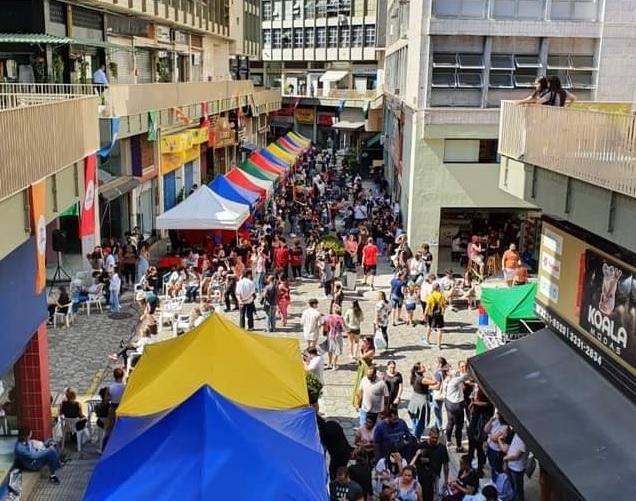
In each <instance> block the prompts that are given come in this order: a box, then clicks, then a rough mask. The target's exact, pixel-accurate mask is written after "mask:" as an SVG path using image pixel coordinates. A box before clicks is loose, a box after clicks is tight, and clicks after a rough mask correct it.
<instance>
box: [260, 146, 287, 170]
mask: <svg viewBox="0 0 636 501" xmlns="http://www.w3.org/2000/svg"><path fill="white" fill-rule="evenodd" d="M258 154H259V155H261V156H262V157H263V158H265V159H266V160H269V161H270V162H271V163H274V164H276V165H280V166H281V167H283V168H285V169H289V168H290V167H291V162H288V161H287V160H283V159H282V158H278V157H277V156H275V155H274V154H273V153H272V152H271V151H269V150H267V149H265V148H263V149H261V150H259V152H258Z"/></svg>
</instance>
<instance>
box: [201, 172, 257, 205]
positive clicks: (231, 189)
mask: <svg viewBox="0 0 636 501" xmlns="http://www.w3.org/2000/svg"><path fill="white" fill-rule="evenodd" d="M208 188H210V189H211V190H212V191H213V192H215V193H216V194H218V195H220V196H222V197H223V198H226V199H227V200H229V201H231V202H236V203H239V204H247V205H253V204H255V203H256V202H257V201H258V198H259V196H258V194H257V193H255V192H253V191H250V190H248V189H245V188H242V187H241V186H238V185H236V184H233V183H232V182H231V181H230V180H229V179H227V178H225V177H223V176H216V178H215V179H214V181H212V182H211V183H210V184H208Z"/></svg>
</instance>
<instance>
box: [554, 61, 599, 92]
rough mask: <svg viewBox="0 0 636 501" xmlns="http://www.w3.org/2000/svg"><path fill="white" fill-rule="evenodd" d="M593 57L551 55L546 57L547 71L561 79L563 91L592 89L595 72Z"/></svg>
mask: <svg viewBox="0 0 636 501" xmlns="http://www.w3.org/2000/svg"><path fill="white" fill-rule="evenodd" d="M596 69H597V68H596V64H595V62H594V56H578V55H572V54H551V55H549V56H548V70H552V73H553V74H555V75H556V76H558V77H559V78H560V79H561V83H562V84H563V87H564V88H565V89H594V88H595V86H596V85H595V81H596V79H595V77H594V71H596Z"/></svg>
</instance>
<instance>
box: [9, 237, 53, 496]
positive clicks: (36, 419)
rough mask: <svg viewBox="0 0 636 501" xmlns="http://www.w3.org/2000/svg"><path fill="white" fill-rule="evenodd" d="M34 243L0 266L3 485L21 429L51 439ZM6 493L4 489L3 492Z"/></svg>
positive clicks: (30, 241) (45, 347)
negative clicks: (28, 428) (26, 428)
mask: <svg viewBox="0 0 636 501" xmlns="http://www.w3.org/2000/svg"><path fill="white" fill-rule="evenodd" d="M36 275H37V266H36V242H35V239H34V238H30V239H28V240H27V241H26V242H25V243H23V244H22V245H20V246H19V247H18V248H16V249H15V250H14V251H13V252H11V253H10V254H9V255H7V256H6V257H5V258H4V259H2V260H1V261H0V302H2V304H3V305H5V308H3V310H2V313H3V314H2V329H3V335H2V348H1V349H0V378H1V379H0V485H2V484H3V483H4V479H5V478H6V475H7V474H8V472H9V470H10V469H11V468H12V466H13V462H14V460H15V456H14V454H13V447H14V445H15V441H16V435H17V432H18V429H19V427H21V426H28V427H30V428H31V429H32V430H33V436H34V438H38V439H44V438H46V437H50V436H51V408H50V386H49V362H48V344H47V335H46V317H47V310H46V290H47V289H43V290H42V292H41V293H36V287H35V285H36ZM1 490H2V489H1V488H0V491H1Z"/></svg>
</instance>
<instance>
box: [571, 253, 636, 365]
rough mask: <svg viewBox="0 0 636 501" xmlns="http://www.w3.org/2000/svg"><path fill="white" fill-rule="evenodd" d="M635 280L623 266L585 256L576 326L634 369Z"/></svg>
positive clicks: (597, 255) (635, 350) (592, 255)
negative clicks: (579, 308)
mask: <svg viewBox="0 0 636 501" xmlns="http://www.w3.org/2000/svg"><path fill="white" fill-rule="evenodd" d="M635 299H636V278H635V277H634V274H633V273H632V272H631V271H629V270H628V269H627V267H625V266H624V265H621V264H618V263H616V262H614V261H612V260H610V259H607V258H605V257H603V256H601V255H600V254H597V253H596V252H594V251H592V250H588V251H586V253H585V273H584V276H583V294H582V298H581V310H580V311H581V313H580V316H579V325H580V326H581V327H582V328H583V329H584V330H585V331H586V332H588V333H589V334H590V335H591V336H592V337H594V338H595V339H596V340H597V341H598V342H600V343H602V344H603V345H604V346H605V347H606V348H607V349H608V350H609V351H611V352H612V353H614V354H615V355H616V356H618V357H620V358H621V359H622V360H624V361H625V362H627V363H628V364H629V365H630V366H632V367H635V368H636V302H635Z"/></svg>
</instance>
